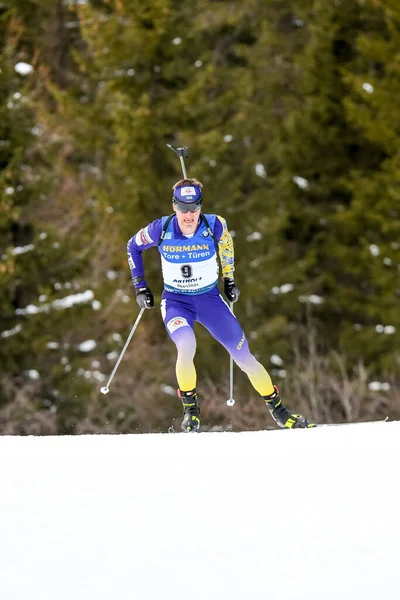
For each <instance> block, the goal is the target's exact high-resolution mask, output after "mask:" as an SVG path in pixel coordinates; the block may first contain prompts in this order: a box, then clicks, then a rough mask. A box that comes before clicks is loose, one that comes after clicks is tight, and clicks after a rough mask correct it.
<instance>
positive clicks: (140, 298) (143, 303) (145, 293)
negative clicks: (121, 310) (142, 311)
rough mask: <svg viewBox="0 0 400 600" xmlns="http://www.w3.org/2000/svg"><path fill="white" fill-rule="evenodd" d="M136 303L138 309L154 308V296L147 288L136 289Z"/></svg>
mask: <svg viewBox="0 0 400 600" xmlns="http://www.w3.org/2000/svg"><path fill="white" fill-rule="evenodd" d="M136 302H137V303H138V304H139V306H140V308H154V296H153V294H152V293H151V291H150V290H149V288H148V287H144V288H136Z"/></svg>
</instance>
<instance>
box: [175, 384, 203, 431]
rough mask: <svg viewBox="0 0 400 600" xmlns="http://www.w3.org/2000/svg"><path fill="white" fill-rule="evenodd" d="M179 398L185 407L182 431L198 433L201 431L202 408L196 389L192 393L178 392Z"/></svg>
mask: <svg viewBox="0 0 400 600" xmlns="http://www.w3.org/2000/svg"><path fill="white" fill-rule="evenodd" d="M178 396H179V397H180V399H181V400H182V407H183V421H182V423H181V428H182V431H185V432H186V433H196V432H197V431H198V430H199V429H200V408H199V403H198V401H197V394H196V390H195V389H194V390H192V391H191V392H182V390H178Z"/></svg>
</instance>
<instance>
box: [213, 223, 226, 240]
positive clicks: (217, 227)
mask: <svg viewBox="0 0 400 600" xmlns="http://www.w3.org/2000/svg"><path fill="white" fill-rule="evenodd" d="M223 231H224V226H223V223H222V222H221V221H220V217H217V218H216V219H215V224H214V236H215V240H216V242H217V243H218V242H219V241H220V239H221V237H222V233H223Z"/></svg>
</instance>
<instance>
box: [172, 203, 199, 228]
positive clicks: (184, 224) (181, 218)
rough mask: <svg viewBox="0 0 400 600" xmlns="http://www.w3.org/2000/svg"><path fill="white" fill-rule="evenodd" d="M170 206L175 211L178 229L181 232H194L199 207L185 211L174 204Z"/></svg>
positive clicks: (197, 220)
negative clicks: (191, 210) (193, 210)
mask: <svg viewBox="0 0 400 600" xmlns="http://www.w3.org/2000/svg"><path fill="white" fill-rule="evenodd" d="M172 208H173V209H174V211H175V213H176V217H177V219H178V225H179V229H180V230H181V231H182V233H186V234H188V233H195V231H196V229H197V225H198V223H199V218H200V207H199V208H198V209H197V210H196V211H195V212H190V211H188V212H186V213H184V212H182V211H180V210H179V208H177V207H176V206H175V204H173V205H172Z"/></svg>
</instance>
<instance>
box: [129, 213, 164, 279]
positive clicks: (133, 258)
mask: <svg viewBox="0 0 400 600" xmlns="http://www.w3.org/2000/svg"><path fill="white" fill-rule="evenodd" d="M161 231H162V221H161V219H156V220H155V221H152V222H151V223H150V224H149V225H147V226H146V227H143V229H140V230H139V231H138V232H137V233H136V234H135V235H134V236H133V237H131V239H130V240H129V242H128V245H127V252H128V264H129V268H130V270H131V274H132V278H133V277H144V267H143V258H142V252H143V251H144V250H148V249H149V248H154V247H157V246H158V241H159V239H160V236H161ZM146 286H147V282H146V281H141V282H140V283H137V284H136V285H135V287H146Z"/></svg>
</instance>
